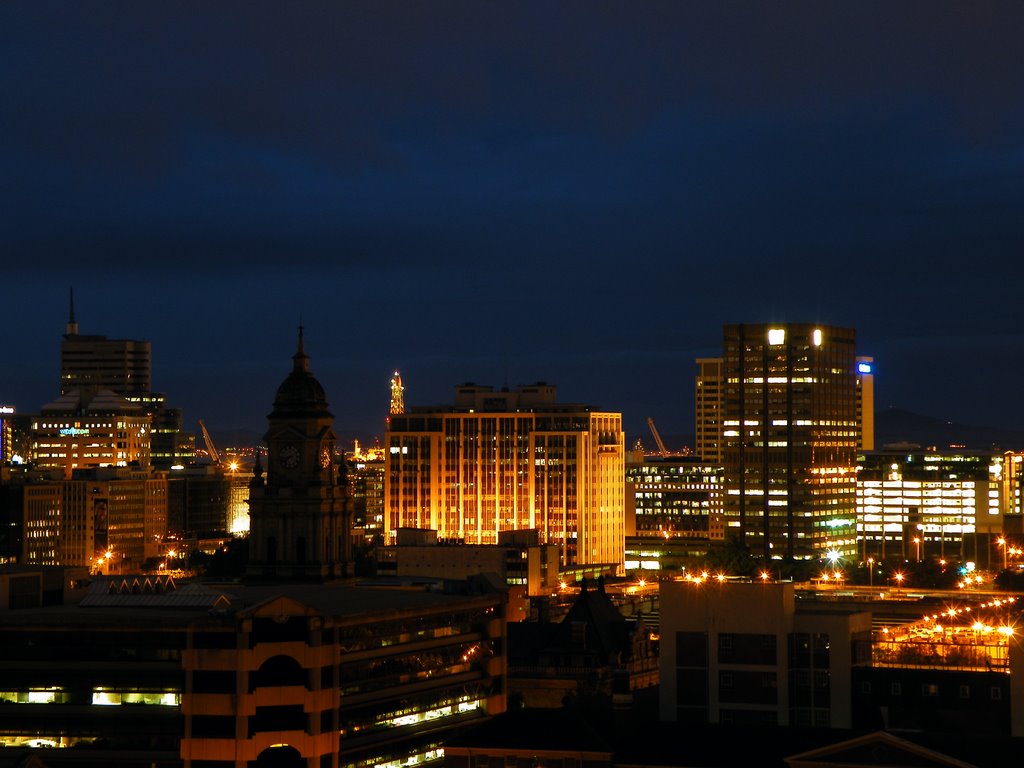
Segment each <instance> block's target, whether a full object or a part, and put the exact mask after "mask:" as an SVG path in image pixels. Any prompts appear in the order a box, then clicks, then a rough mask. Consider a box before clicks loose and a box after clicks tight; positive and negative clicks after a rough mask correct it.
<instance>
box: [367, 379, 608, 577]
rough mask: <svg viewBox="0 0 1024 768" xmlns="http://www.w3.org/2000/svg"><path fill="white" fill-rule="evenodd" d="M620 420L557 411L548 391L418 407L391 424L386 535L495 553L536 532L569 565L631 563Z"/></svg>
mask: <svg viewBox="0 0 1024 768" xmlns="http://www.w3.org/2000/svg"><path fill="white" fill-rule="evenodd" d="M624 440H625V436H624V434H623V432H622V414H620V413H607V412H599V411H595V410H593V409H591V408H590V407H589V406H585V405H569V404H560V403H556V402H555V388H554V387H553V386H551V385H548V384H545V383H543V382H541V383H538V384H532V385H529V386H520V387H517V388H516V389H515V390H514V391H508V390H504V389H503V390H502V391H500V392H496V391H494V389H493V388H492V387H482V386H476V385H474V384H465V385H462V386H460V387H458V388H457V389H456V394H455V405H454V406H446V407H436V408H424V407H413V408H411V409H409V410H408V411H407V412H406V413H405V414H402V415H396V416H392V417H391V419H390V422H389V423H388V432H387V438H386V441H385V445H386V447H387V451H388V453H387V456H386V462H387V465H386V471H385V486H384V524H385V533H386V536H387V537H388V539H389V541H393V540H394V536H395V534H396V531H397V530H398V529H399V528H431V529H434V530H436V531H437V533H438V536H439V537H440V538H442V539H444V538H452V539H459V540H462V541H465V542H466V543H467V544H496V543H497V542H498V534H499V533H500V532H502V531H509V530H517V529H523V528H536V529H537V530H538V531H539V532H540V541H541V543H542V544H557V545H558V546H559V547H560V548H561V553H562V559H563V562H564V563H565V564H575V565H591V564H604V563H613V564H617V565H620V566H621V564H622V562H623V546H624V537H625V530H624V503H625V488H624V483H625V463H624V462H625V454H624Z"/></svg>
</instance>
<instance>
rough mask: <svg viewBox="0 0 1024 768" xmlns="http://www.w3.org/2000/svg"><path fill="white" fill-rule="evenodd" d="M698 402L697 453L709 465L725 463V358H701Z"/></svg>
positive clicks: (698, 361)
mask: <svg viewBox="0 0 1024 768" xmlns="http://www.w3.org/2000/svg"><path fill="white" fill-rule="evenodd" d="M697 366H698V372H697V382H696V383H697V388H696V398H695V402H696V405H697V419H696V435H695V442H696V449H697V450H696V453H697V455H698V456H699V457H700V458H701V459H702V460H703V461H706V462H710V463H712V464H719V465H720V464H721V463H722V391H723V389H722V386H723V383H724V382H723V381H722V358H720V357H700V358H697Z"/></svg>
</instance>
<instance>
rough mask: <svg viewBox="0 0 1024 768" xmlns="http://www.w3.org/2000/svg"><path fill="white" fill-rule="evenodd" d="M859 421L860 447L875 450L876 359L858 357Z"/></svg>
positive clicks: (864, 449)
mask: <svg viewBox="0 0 1024 768" xmlns="http://www.w3.org/2000/svg"><path fill="white" fill-rule="evenodd" d="M857 421H858V423H859V424H860V449H861V450H862V451H873V450H875V359H874V358H873V357H858V358H857Z"/></svg>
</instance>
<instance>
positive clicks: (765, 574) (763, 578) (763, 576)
mask: <svg viewBox="0 0 1024 768" xmlns="http://www.w3.org/2000/svg"><path fill="white" fill-rule="evenodd" d="M770 578H771V576H770V575H769V574H768V571H761V581H762V582H765V583H767V581H768V579H770Z"/></svg>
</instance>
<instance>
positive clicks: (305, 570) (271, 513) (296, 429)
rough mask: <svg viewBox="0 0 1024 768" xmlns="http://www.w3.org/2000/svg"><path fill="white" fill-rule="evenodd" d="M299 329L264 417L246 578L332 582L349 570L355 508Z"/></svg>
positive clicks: (331, 418)
mask: <svg viewBox="0 0 1024 768" xmlns="http://www.w3.org/2000/svg"><path fill="white" fill-rule="evenodd" d="M302 336H303V334H302V328H299V343H298V350H297V351H296V352H295V355H294V356H293V357H292V361H293V367H292V371H291V373H290V374H288V376H287V378H285V380H284V381H283V382H282V383H281V386H280V387H278V390H277V396H276V397H275V398H274V408H273V410H272V411H271V413H270V415H269V416H268V417H267V420H268V422H269V426H268V428H267V433H266V436H265V439H266V443H267V473H266V480H264V478H263V470H262V466H261V465H260V464H259V463H257V465H256V470H255V476H254V478H253V481H252V483H251V485H250V491H249V509H250V534H249V547H250V549H249V557H250V563H249V574H250V575H251V576H253V577H260V578H282V577H283V578H301V579H314V580H318V579H329V578H334V577H339V576H345V575H348V574H350V572H351V562H352V554H351V551H352V544H351V509H350V506H351V505H350V502H349V496H348V480H347V477H345V476H343V475H341V474H339V472H344V468H345V463H344V462H341V463H340V464H338V465H337V466H336V465H335V463H334V444H335V436H334V416H333V415H332V414H331V412H330V411H329V410H328V406H327V397H326V395H325V394H324V388H323V386H321V384H320V382H319V381H317V380H316V378H314V376H313V374H312V373H310V371H309V357H308V356H307V355H306V353H305V350H304V349H303V337H302Z"/></svg>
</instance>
